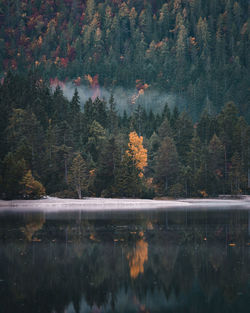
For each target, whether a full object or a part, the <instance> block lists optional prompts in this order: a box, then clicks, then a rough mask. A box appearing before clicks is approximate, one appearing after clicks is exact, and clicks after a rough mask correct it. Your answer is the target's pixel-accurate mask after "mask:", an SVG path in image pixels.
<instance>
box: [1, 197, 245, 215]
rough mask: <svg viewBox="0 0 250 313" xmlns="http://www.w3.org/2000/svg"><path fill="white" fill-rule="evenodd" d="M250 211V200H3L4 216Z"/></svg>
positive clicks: (51, 198) (49, 198)
mask: <svg viewBox="0 0 250 313" xmlns="http://www.w3.org/2000/svg"><path fill="white" fill-rule="evenodd" d="M204 208H208V209H210V208H211V209H236V208H239V209H250V197H248V196H246V197H244V198H243V199H236V200H228V199H226V200H224V199H223V200H221V199H182V200H147V199H114V198H113V199H111V198H108V199H106V198H84V199H79V200H78V199H60V198H53V197H46V198H44V199H40V200H10V201H5V200H0V212H3V211H8V212H17V211H30V212H32V211H42V212H60V211H76V210H81V211H122V210H139V209H140V210H141V209H142V210H152V209H166V210H186V209H188V210H199V209H204Z"/></svg>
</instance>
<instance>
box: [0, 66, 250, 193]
mask: <svg viewBox="0 0 250 313" xmlns="http://www.w3.org/2000/svg"><path fill="white" fill-rule="evenodd" d="M116 107H117V104H116V102H115V100H114V97H113V96H112V94H111V96H110V98H109V99H107V100H105V99H100V98H99V97H97V98H95V99H94V100H92V99H91V98H89V100H88V101H86V102H85V103H84V108H83V110H81V105H80V98H79V95H78V91H77V88H76V89H75V92H74V95H73V97H72V99H71V100H70V101H69V100H67V98H66V97H65V96H64V94H63V90H62V89H61V88H60V86H57V87H56V88H55V89H54V90H53V89H52V88H51V87H50V84H49V81H46V80H43V79H41V78H40V76H39V73H37V74H35V73H34V72H31V73H30V74H29V75H19V74H15V75H14V74H12V73H9V74H8V75H7V76H6V77H5V79H4V82H3V84H2V85H1V86H0V111H1V120H0V146H1V150H0V160H1V163H0V194H1V198H3V199H14V198H24V199H32V198H39V197H42V196H43V195H45V194H48V195H54V196H58V197H76V198H77V197H79V198H82V197H86V196H97V197H100V196H101V197H142V198H154V197H163V196H168V197H173V198H178V197H211V196H216V195H218V194H246V193H249V186H248V171H249V149H250V126H249V124H248V123H247V122H246V120H245V118H244V116H242V115H241V114H240V112H239V110H238V108H237V106H236V105H235V103H234V102H233V101H229V102H227V103H226V104H225V105H224V107H223V108H222V110H221V111H220V112H219V113H218V114H216V115H212V114H210V113H209V112H208V111H206V110H205V111H203V113H202V115H201V117H200V119H199V120H198V121H196V122H193V120H192V119H191V117H190V115H189V114H188V113H187V112H185V111H183V112H179V110H178V108H177V107H174V108H173V109H172V110H170V108H169V106H168V104H167V103H166V104H165V106H164V109H163V111H162V112H160V113H154V112H153V111H152V110H150V111H149V112H147V111H146V110H145V108H143V107H142V106H140V105H138V106H136V108H135V110H134V112H133V113H132V114H130V115H129V114H127V112H126V111H124V112H123V114H119V113H118V112H117V108H116Z"/></svg>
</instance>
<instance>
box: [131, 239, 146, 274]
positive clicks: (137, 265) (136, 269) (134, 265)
mask: <svg viewBox="0 0 250 313" xmlns="http://www.w3.org/2000/svg"><path fill="white" fill-rule="evenodd" d="M127 259H128V261H129V268H130V276H131V278H133V279H135V278H136V277H137V276H138V275H139V274H140V273H144V263H145V262H146V261H147V260H148V243H147V242H146V241H145V240H144V239H140V240H138V241H137V242H136V246H135V248H134V249H133V250H132V251H131V252H129V253H128V254H127Z"/></svg>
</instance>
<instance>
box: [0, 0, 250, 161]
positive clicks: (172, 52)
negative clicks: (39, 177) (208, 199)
mask: <svg viewBox="0 0 250 313" xmlns="http://www.w3.org/2000/svg"><path fill="white" fill-rule="evenodd" d="M249 12H250V6H249V1H246V0H237V1H236V0H209V1H208V0H168V1H167V0H157V1H156V0H144V1H142V0H127V1H122V0H105V1H104V0H67V1H61V0H49V1H48V0H35V1H28V0H22V1H10V0H2V1H1V4H0V20H1V26H0V51H1V53H0V75H1V77H2V78H3V79H4V78H5V76H6V73H7V72H8V71H9V70H12V71H13V72H17V73H21V74H23V73H25V72H27V71H29V70H32V71H34V70H36V71H38V72H39V73H40V76H41V77H42V78H43V79H47V80H50V81H51V83H52V84H53V83H54V82H55V81H57V79H59V80H61V81H62V82H69V81H74V82H75V84H81V83H82V84H86V83H88V82H90V84H91V85H92V86H93V85H94V86H97V85H98V81H99V84H100V85H101V86H104V87H105V88H108V89H109V88H114V87H115V86H122V87H124V88H132V89H133V88H135V87H136V86H137V87H138V86H139V84H138V82H141V87H138V88H142V89H141V90H142V91H144V89H147V88H149V89H151V90H155V89H158V90H161V91H164V92H166V93H170V94H175V95H178V96H180V97H182V98H184V99H186V103H187V105H186V111H187V112H189V114H191V116H192V117H193V118H195V119H196V120H197V119H198V118H199V117H200V115H201V112H203V110H204V108H205V109H207V111H208V113H209V114H213V113H219V112H220V111H221V110H222V108H223V106H224V104H225V103H227V102H229V101H233V102H234V103H235V104H236V107H237V108H238V110H239V112H240V114H241V115H243V116H244V117H245V118H246V120H247V121H248V122H249V121H250V109H249V107H250V105H249V102H250V95H249V86H250V75H249V64H250V54H249V51H250V40H249V39H250V21H249ZM55 97H58V95H57V94H56V95H55ZM9 105H10V104H9ZM57 105H59V104H57ZM75 109H77V108H75ZM5 110H7V108H5ZM64 112H65V111H62V110H61V111H60V112H57V111H56V110H55V112H54V113H56V114H57V113H58V114H64ZM35 113H38V112H35ZM55 116H56V115H55ZM55 116H54V118H55ZM56 118H57V117H56ZM3 119H5V115H4V116H3ZM95 120H96V121H97V122H98V123H99V124H101V125H102V123H100V120H98V118H97V117H95ZM76 124H77V123H76ZM102 126H105V127H106V125H102ZM60 127H62V125H61V126H60ZM75 127H77V125H76V126H75ZM112 127H113V126H112ZM73 132H74V130H73ZM176 144H178V143H177V142H176ZM179 152H180V150H179ZM229 154H230V153H229ZM180 158H182V155H180Z"/></svg>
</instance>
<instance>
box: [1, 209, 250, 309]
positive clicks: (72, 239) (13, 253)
mask: <svg viewBox="0 0 250 313" xmlns="http://www.w3.org/2000/svg"><path fill="white" fill-rule="evenodd" d="M249 250H250V211H247V210H244V211H243V210H240V209H239V210H237V211H236V210H230V211H225V210H223V211H220V210H213V211H210V210H206V209H202V210H201V211H199V212H197V211H196V212H194V211H185V210H184V211H183V212H179V211H178V212H174V211H172V212H168V211H165V210H158V211H155V210H154V211H151V210H148V211H137V212H131V211H130V212H116V213H111V212H106V213H100V212H99V213H87V212H85V213H84V212H80V211H78V212H64V213H51V214H47V213H46V214H44V213H39V212H37V213H25V212H22V213H21V212H20V213H15V214H13V213H12V214H10V213H9V214H7V213H1V214H0V312H1V313H15V312H17V313H22V312H29V313H39V312H44V313H55V312H57V313H61V312H64V313H78V312H81V313H83V312H84V313H85V312H86V313H88V312H93V313H101V312H119V313H122V312H124V313H130V312H131V313H132V312H138V313H139V312H140V313H146V312H147V313H152V312H171V313H177V312H178V313H182V312H183V313H189V312H190V313H191V312H192V313H193V312H194V313H195V312H197V313H206V312H208V313H212V312H213V313H216V312H218V313H223V312H232V313H241V312H244V313H247V312H249V310H250V309H249V308H250V262H249V261H250V251H249Z"/></svg>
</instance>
